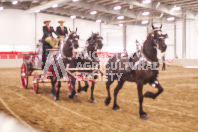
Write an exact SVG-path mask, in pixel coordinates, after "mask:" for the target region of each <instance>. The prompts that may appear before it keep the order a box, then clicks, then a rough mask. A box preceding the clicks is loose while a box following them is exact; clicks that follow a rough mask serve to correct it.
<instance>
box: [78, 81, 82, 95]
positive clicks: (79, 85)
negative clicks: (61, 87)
mask: <svg viewBox="0 0 198 132" xmlns="http://www.w3.org/2000/svg"><path fill="white" fill-rule="evenodd" d="M81 91H82V87H81V84H80V81H78V92H79V93H80V92H81Z"/></svg>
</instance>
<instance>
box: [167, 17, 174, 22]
mask: <svg viewBox="0 0 198 132" xmlns="http://www.w3.org/2000/svg"><path fill="white" fill-rule="evenodd" d="M174 20H175V17H168V18H167V21H174Z"/></svg>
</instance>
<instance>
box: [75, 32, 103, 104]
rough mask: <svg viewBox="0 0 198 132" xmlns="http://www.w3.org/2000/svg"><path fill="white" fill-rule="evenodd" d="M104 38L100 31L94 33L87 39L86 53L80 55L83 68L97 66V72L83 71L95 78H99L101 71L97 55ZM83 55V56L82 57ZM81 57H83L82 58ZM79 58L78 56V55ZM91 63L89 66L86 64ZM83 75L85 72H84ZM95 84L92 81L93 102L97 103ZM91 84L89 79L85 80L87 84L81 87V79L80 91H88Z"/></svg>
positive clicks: (79, 61) (79, 60)
mask: <svg viewBox="0 0 198 132" xmlns="http://www.w3.org/2000/svg"><path fill="white" fill-rule="evenodd" d="M102 40H103V38H102V37H101V36H100V35H99V33H92V35H91V37H89V39H88V40H87V45H86V47H85V50H84V53H83V54H80V55H79V59H78V63H81V65H82V67H81V68H89V67H90V66H93V67H92V68H94V67H95V68H96V70H95V72H94V70H87V71H83V72H84V73H86V75H91V76H92V79H93V80H96V79H97V74H98V73H101V72H100V70H97V68H98V69H99V68H100V66H99V58H98V55H97V50H98V49H102V47H103V43H102ZM82 56H83V57H82ZM80 57H81V58H80ZM77 58H78V56H77ZM85 63H86V64H89V67H88V66H86V65H84V64H85ZM82 76H83V74H82ZM94 86H95V82H94V81H92V86H91V100H90V102H91V103H95V102H96V100H95V99H94V95H93V91H94ZM88 87H89V85H88V82H87V80H85V86H84V87H81V84H80V81H78V92H79V93H80V92H81V91H85V92H87V89H88Z"/></svg>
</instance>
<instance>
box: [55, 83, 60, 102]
mask: <svg viewBox="0 0 198 132" xmlns="http://www.w3.org/2000/svg"><path fill="white" fill-rule="evenodd" d="M60 87H61V82H60V81H58V85H57V88H58V90H57V93H56V96H55V98H54V100H55V101H56V100H60V97H59V93H60Z"/></svg>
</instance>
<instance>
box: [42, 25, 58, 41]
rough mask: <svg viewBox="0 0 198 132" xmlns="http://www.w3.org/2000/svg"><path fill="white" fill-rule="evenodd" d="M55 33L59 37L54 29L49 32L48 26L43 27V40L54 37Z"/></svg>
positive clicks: (51, 28)
mask: <svg viewBox="0 0 198 132" xmlns="http://www.w3.org/2000/svg"><path fill="white" fill-rule="evenodd" d="M53 32H54V33H55V34H56V35H58V34H57V33H56V32H55V31H54V28H53V27H50V30H48V27H47V26H43V38H42V39H43V40H45V39H46V38H47V37H53V35H52V33H53Z"/></svg>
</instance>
